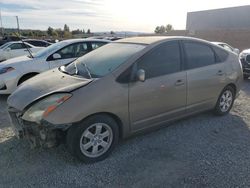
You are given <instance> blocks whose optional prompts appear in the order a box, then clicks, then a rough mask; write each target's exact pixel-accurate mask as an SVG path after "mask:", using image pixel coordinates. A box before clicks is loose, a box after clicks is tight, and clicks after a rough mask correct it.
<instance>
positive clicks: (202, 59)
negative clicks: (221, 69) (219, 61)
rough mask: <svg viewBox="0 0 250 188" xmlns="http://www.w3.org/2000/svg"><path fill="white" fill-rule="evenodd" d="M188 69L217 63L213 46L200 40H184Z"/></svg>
mask: <svg viewBox="0 0 250 188" xmlns="http://www.w3.org/2000/svg"><path fill="white" fill-rule="evenodd" d="M184 48H185V52H186V60H187V69H194V68H199V67H204V66H208V65H212V64H215V63H216V59H215V54H214V52H213V50H212V48H211V47H210V46H208V45H206V44H202V43H199V42H184Z"/></svg>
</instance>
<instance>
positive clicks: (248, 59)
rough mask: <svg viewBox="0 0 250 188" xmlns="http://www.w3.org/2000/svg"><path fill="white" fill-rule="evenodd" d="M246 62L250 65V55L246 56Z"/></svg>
mask: <svg viewBox="0 0 250 188" xmlns="http://www.w3.org/2000/svg"><path fill="white" fill-rule="evenodd" d="M246 62H248V63H250V55H247V56H246Z"/></svg>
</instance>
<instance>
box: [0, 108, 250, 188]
mask: <svg viewBox="0 0 250 188" xmlns="http://www.w3.org/2000/svg"><path fill="white" fill-rule="evenodd" d="M0 134H1V133H0ZM0 153H1V155H0V166H1V169H0V173H1V174H2V173H3V174H4V175H3V177H5V176H6V177H7V176H8V177H9V178H10V177H12V178H16V177H14V176H17V177H19V178H23V176H27V175H32V174H33V173H34V174H37V173H42V170H44V168H45V167H49V168H47V169H46V170H47V173H49V174H54V173H56V174H64V175H65V174H68V173H70V172H72V173H73V172H74V171H75V170H80V171H81V173H82V174H81V176H82V177H86V178H88V177H89V178H92V179H91V180H93V179H97V178H105V177H107V176H109V177H112V180H113V181H112V182H111V183H110V187H112V186H113V187H117V186H125V187H126V186H131V185H133V186H134V187H152V186H153V187H168V186H174V187H179V186H184V185H190V186H212V187H213V186H216V187H224V186H225V184H224V183H225V182H227V183H228V185H240V182H241V178H242V177H241V175H242V174H244V177H245V178H247V179H250V173H248V172H249V171H248V167H249V166H250V132H249V125H248V124H247V123H246V122H245V121H244V120H243V119H242V118H241V117H240V116H238V115H235V114H233V113H232V114H229V115H227V116H223V117H217V116H214V115H212V114H211V113H204V114H199V115H197V116H193V117H190V118H187V119H184V120H180V121H177V122H173V123H171V126H167V127H165V128H161V129H159V130H157V131H154V132H152V133H147V134H144V135H139V136H137V137H134V138H131V139H128V140H125V141H122V142H121V143H120V144H119V145H118V147H117V148H116V149H115V151H114V152H113V153H112V155H111V156H109V157H108V158H107V159H106V160H104V161H101V162H98V163H95V164H90V165H86V164H84V163H81V162H79V161H78V160H77V159H75V158H73V157H72V156H71V155H70V154H69V153H68V152H67V150H66V148H65V147H64V145H61V146H59V147H58V148H52V149H34V150H31V149H30V147H29V145H28V143H27V142H25V141H19V140H17V139H16V138H14V137H10V138H9V139H8V140H5V141H2V142H0ZM6 164H8V165H6ZM72 167H73V168H72ZM23 169H25V173H26V174H16V173H14V174H13V172H16V171H17V172H18V171H22V170H23ZM97 169H102V170H97ZM232 171H233V172H232ZM59 172H60V173H59ZM90 174H92V175H93V174H94V177H93V176H90ZM83 179H85V178H83ZM0 181H1V178H0ZM34 181H35V180H34ZM79 181H82V183H84V180H79ZM235 183H236V184H235ZM237 183H238V184H237ZM149 185H150V186H149ZM226 187H227V186H226ZM229 187H230V186H229Z"/></svg>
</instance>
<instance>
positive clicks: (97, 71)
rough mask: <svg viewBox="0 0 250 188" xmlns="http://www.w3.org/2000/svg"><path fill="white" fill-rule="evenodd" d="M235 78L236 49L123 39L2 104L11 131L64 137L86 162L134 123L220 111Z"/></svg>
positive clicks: (231, 95)
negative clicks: (6, 113) (8, 116)
mask: <svg viewBox="0 0 250 188" xmlns="http://www.w3.org/2000/svg"><path fill="white" fill-rule="evenodd" d="M242 80H243V75H242V67H241V64H240V62H239V59H238V57H237V55H236V54H234V53H231V52H229V51H226V50H225V49H223V48H221V47H219V46H217V45H214V44H212V43H210V42H207V41H204V40H200V39H195V38H188V37H135V38H127V39H122V40H119V41H117V42H114V43H110V44H107V45H105V46H103V47H101V48H99V49H97V50H95V51H93V52H90V53H89V54H87V55H85V56H83V57H81V58H79V59H77V60H75V61H74V62H72V63H71V64H69V65H67V66H62V67H60V68H56V69H53V70H50V71H47V72H45V73H41V74H40V75H38V76H36V77H34V78H32V79H30V80H28V81H26V82H24V83H23V84H22V85H21V86H19V87H18V89H17V90H16V91H15V92H14V93H13V94H12V95H11V96H10V97H9V98H8V111H9V115H10V119H11V122H12V125H13V129H14V130H15V132H16V135H17V137H18V138H27V139H28V140H29V141H30V143H31V144H32V146H34V147H39V146H42V147H52V146H55V145H57V144H59V143H65V144H66V146H67V148H68V150H69V151H70V152H71V153H72V154H73V155H74V156H76V157H78V158H79V159H80V160H82V161H84V162H87V163H90V162H96V161H99V160H102V159H104V158H106V157H107V156H108V155H109V154H110V153H111V151H112V150H113V149H114V147H115V145H116V144H117V143H118V141H119V139H122V138H126V137H128V136H131V135H133V134H135V133H138V132H140V131H142V130H145V129H149V128H152V127H156V126H159V125H164V124H167V122H169V121H173V120H176V119H179V118H183V117H186V116H189V115H192V114H195V113H198V112H201V111H207V110H212V111H213V112H214V113H215V114H217V115H225V114H227V113H228V112H229V111H230V109H231V108H232V106H233V103H234V100H235V98H236V97H237V95H238V93H239V90H240V86H241V82H242Z"/></svg>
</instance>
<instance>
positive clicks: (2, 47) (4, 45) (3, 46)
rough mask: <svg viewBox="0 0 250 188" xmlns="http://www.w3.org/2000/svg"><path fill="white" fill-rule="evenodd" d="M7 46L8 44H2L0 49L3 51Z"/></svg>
mask: <svg viewBox="0 0 250 188" xmlns="http://www.w3.org/2000/svg"><path fill="white" fill-rule="evenodd" d="M8 45H9V43H5V44H3V45H2V46H0V49H4V48H5V47H6V46H8Z"/></svg>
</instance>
